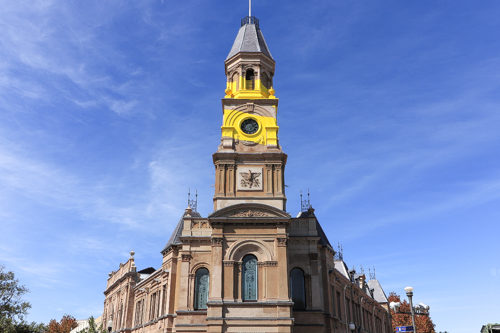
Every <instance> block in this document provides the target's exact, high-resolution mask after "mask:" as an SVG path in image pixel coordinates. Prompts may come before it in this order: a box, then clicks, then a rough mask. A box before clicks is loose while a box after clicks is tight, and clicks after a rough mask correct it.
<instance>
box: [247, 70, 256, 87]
mask: <svg viewBox="0 0 500 333" xmlns="http://www.w3.org/2000/svg"><path fill="white" fill-rule="evenodd" d="M245 80H246V87H245V88H246V89H247V90H254V89H255V72H254V71H253V69H251V68H250V69H247V72H246V74H245Z"/></svg>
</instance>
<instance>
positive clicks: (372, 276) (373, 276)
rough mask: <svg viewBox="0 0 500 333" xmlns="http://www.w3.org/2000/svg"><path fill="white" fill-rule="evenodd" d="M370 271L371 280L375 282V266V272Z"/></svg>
mask: <svg viewBox="0 0 500 333" xmlns="http://www.w3.org/2000/svg"><path fill="white" fill-rule="evenodd" d="M368 271H369V274H370V280H375V279H376V276H375V266H373V270H371V269H368Z"/></svg>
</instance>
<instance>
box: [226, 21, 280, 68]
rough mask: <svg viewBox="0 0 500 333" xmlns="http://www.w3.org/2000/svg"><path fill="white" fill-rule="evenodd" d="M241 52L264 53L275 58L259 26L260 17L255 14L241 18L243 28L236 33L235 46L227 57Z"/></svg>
mask: <svg viewBox="0 0 500 333" xmlns="http://www.w3.org/2000/svg"><path fill="white" fill-rule="evenodd" d="M241 52H248V53H263V54H264V55H266V56H268V57H269V58H271V59H273V57H272V55H271V52H269V48H268V47H267V44H266V41H265V39H264V35H263V34H262V32H261V31H260V28H259V19H258V18H256V17H255V16H247V17H244V18H242V19H241V28H240V30H239V31H238V35H236V39H235V40H234V43H233V47H232V48H231V51H229V54H228V56H227V58H226V60H229V59H230V58H232V57H233V56H235V55H236V54H238V53H241Z"/></svg>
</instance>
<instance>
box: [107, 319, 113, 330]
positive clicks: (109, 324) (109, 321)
mask: <svg viewBox="0 0 500 333" xmlns="http://www.w3.org/2000/svg"><path fill="white" fill-rule="evenodd" d="M112 328H113V321H112V320H111V319H110V320H108V332H110V333H111V329H112Z"/></svg>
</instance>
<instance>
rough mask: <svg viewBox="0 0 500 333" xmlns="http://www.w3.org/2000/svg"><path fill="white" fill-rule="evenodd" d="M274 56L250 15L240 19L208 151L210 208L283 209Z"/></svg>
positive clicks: (254, 19) (282, 155)
mask: <svg viewBox="0 0 500 333" xmlns="http://www.w3.org/2000/svg"><path fill="white" fill-rule="evenodd" d="M274 69H275V61H274V59H273V57H272V56H271V53H270V51H269V48H268V47H267V44H266V42H265V40H264V36H263V34H262V32H261V30H260V27H259V21H258V19H257V18H255V17H253V16H248V17H245V18H243V19H242V21H241V27H240V29H239V31H238V34H237V36H236V39H235V41H234V44H233V47H232V48H231V51H230V52H229V55H228V56H227V58H226V61H225V72H226V77H227V84H226V90H225V96H224V98H223V99H222V111H223V119H222V127H221V129H222V131H221V132H222V133H221V134H222V137H221V144H220V146H219V149H218V150H217V152H216V153H215V154H214V156H213V157H214V164H215V167H216V182H215V186H216V189H215V195H214V209H215V210H218V209H221V208H224V207H227V206H230V205H234V204H240V203H245V202H253V203H263V204H266V205H271V206H273V207H276V208H279V209H282V210H284V209H285V203H286V197H285V193H284V176H283V171H284V166H285V163H286V155H285V154H284V153H283V152H282V150H281V147H280V146H279V142H278V123H277V111H278V99H277V98H276V96H275V91H274V89H273V76H274Z"/></svg>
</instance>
